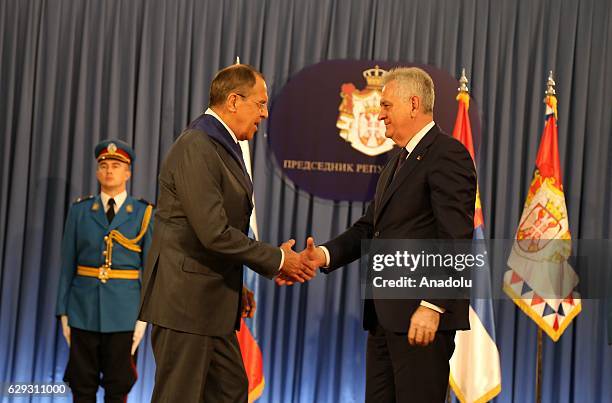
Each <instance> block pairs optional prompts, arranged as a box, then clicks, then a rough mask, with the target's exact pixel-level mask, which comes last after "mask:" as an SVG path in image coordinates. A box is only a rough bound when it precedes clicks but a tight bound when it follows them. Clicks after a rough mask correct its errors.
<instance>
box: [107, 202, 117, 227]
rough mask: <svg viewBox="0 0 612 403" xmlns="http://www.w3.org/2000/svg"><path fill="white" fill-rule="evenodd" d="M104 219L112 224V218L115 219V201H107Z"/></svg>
mask: <svg viewBox="0 0 612 403" xmlns="http://www.w3.org/2000/svg"><path fill="white" fill-rule="evenodd" d="M106 218H107V219H108V223H109V224H110V223H112V222H113V218H115V199H113V198H110V199H108V210H106Z"/></svg>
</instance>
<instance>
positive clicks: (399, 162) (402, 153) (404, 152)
mask: <svg viewBox="0 0 612 403" xmlns="http://www.w3.org/2000/svg"><path fill="white" fill-rule="evenodd" d="M406 158H408V151H407V150H406V148H402V151H400V155H399V159H398V160H397V165H396V166H395V171H394V172H393V179H395V177H396V176H397V173H398V172H399V171H400V169H401V168H402V165H404V162H406Z"/></svg>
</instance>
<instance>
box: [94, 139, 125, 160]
mask: <svg viewBox="0 0 612 403" xmlns="http://www.w3.org/2000/svg"><path fill="white" fill-rule="evenodd" d="M94 154H95V156H96V160H97V161H98V162H100V161H104V160H117V161H121V162H125V163H126V164H131V163H132V161H134V159H135V155H134V150H133V149H132V147H130V145H129V144H128V143H126V142H124V141H121V140H117V139H108V140H103V141H101V142H100V143H98V145H97V146H96V149H95V151H94Z"/></svg>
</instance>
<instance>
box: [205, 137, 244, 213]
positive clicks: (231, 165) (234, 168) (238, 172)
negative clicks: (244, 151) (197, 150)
mask: <svg viewBox="0 0 612 403" xmlns="http://www.w3.org/2000/svg"><path fill="white" fill-rule="evenodd" d="M214 143H215V145H216V146H217V153H218V154H219V156H220V157H221V161H222V162H223V164H224V165H225V166H226V167H227V169H228V170H229V171H230V172H231V173H232V174H233V175H234V177H235V178H236V179H237V180H238V182H240V184H241V185H242V187H243V188H244V190H245V191H246V193H247V195H248V197H249V204H250V205H251V208H253V185H252V184H250V180H249V184H250V186H249V184H247V178H246V177H245V174H244V172H243V170H242V168H241V167H240V166H238V164H237V163H236V161H235V160H234V159H233V158H231V157H230V155H229V153H228V151H227V149H226V148H225V147H223V146H222V145H221V144H218V143H217V142H214ZM247 175H248V174H247Z"/></svg>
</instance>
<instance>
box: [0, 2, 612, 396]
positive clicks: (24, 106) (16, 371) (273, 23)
mask: <svg viewBox="0 0 612 403" xmlns="http://www.w3.org/2000/svg"><path fill="white" fill-rule="evenodd" d="M0 26H1V29H0V58H1V64H0V133H1V135H2V137H1V138H0V147H1V149H0V157H1V159H0V265H1V266H0V304H1V305H0V381H5V382H8V381H13V382H16V381H23V382H26V381H31V382H34V381H36V382H52V381H60V380H61V378H62V375H63V370H64V367H65V364H66V360H67V347H66V346H65V343H64V340H63V338H62V337H61V331H60V329H59V326H58V321H57V319H56V318H55V317H54V304H55V295H56V285H57V280H58V277H59V265H60V243H61V236H62V231H63V223H64V219H65V216H66V213H67V210H68V208H69V206H70V204H71V202H72V201H73V200H74V199H75V198H76V197H78V196H81V195H87V194H92V193H96V192H98V189H97V183H96V180H95V176H94V170H95V161H94V158H93V147H94V145H95V144H96V143H97V142H98V141H100V140H101V139H104V138H108V137H117V138H120V139H122V140H125V141H127V142H129V143H131V144H132V145H133V147H134V149H135V150H136V160H135V163H134V171H133V176H132V180H131V183H130V186H129V192H130V193H131V194H132V195H134V196H136V197H144V198H146V199H148V200H151V201H155V198H156V195H157V174H158V170H159V166H160V164H161V162H162V160H163V157H164V155H165V153H166V152H167V150H168V148H169V147H170V145H171V144H172V142H173V140H174V139H175V138H176V136H177V135H178V133H180V131H181V129H182V128H184V127H185V126H186V124H187V123H188V122H189V121H190V119H193V118H194V117H196V116H197V115H198V114H199V113H201V112H202V111H203V110H204V108H205V107H206V104H207V99H208V85H209V83H210V80H211V79H212V77H213V75H214V73H215V72H216V71H217V70H218V69H220V68H222V67H224V66H227V65H229V64H232V63H234V61H235V58H236V56H239V57H240V59H241V61H242V62H244V63H249V64H252V65H254V66H255V67H257V68H259V69H260V70H261V71H262V72H263V73H264V74H265V76H266V78H267V81H268V89H269V92H270V95H271V98H272V113H274V96H275V95H276V94H278V93H279V91H280V89H281V88H282V86H283V85H284V84H285V83H286V82H287V80H289V78H290V77H291V76H292V75H293V74H296V73H297V72H298V71H300V70H301V69H302V68H304V67H306V66H309V65H311V64H313V63H317V62H320V61H323V60H331V59H361V60H389V61H397V62H401V61H404V62H415V63H425V64H430V65H433V66H435V67H437V68H440V69H443V70H446V71H448V72H449V74H451V75H453V76H458V75H459V72H460V71H461V68H462V67H465V68H466V70H467V74H468V76H469V78H470V89H471V95H472V98H473V99H474V101H475V103H474V105H477V107H478V108H479V114H480V116H481V127H482V130H481V139H480V140H481V141H480V143H479V150H478V155H477V158H478V160H479V161H478V163H479V182H480V186H481V189H480V191H481V197H482V203H483V209H484V214H485V223H486V231H487V236H488V237H492V238H512V237H513V236H514V232H515V230H516V227H517V224H518V219H519V217H520V214H521V211H522V206H523V202H524V199H525V196H526V194H527V189H528V186H529V183H530V181H531V176H532V172H533V168H534V161H535V155H536V152H537V146H538V143H539V137H540V133H541V131H542V127H543V114H544V105H543V104H542V98H543V95H544V94H543V91H544V89H545V81H546V78H547V77H548V72H549V70H553V71H554V73H555V79H556V82H557V94H558V99H559V147H560V155H561V161H562V171H563V179H564V186H565V195H566V198H567V205H568V210H569V220H570V229H571V231H572V235H573V237H574V238H584V239H606V238H610V237H611V235H612V234H611V233H612V229H611V225H612V215H611V214H610V199H611V197H612V159H610V151H611V147H612V144H611V142H610V137H611V136H612V122H611V119H610V113H611V112H612V111H611V110H610V107H611V105H612V102H611V98H610V97H611V94H612V78H611V77H610V72H611V71H612V5H611V3H610V2H609V1H597V0H534V1H529V2H527V1H520V0H460V1H450V0H447V1H445V0H431V1H418V0H265V1H264V0H226V1H196V0H176V1H161V0H123V1H121V0H91V1H71V0H46V1H44V0H0ZM313 118H316V116H313ZM288 135H289V134H288ZM252 147H253V151H254V153H253V157H254V183H255V195H256V203H257V206H258V222H259V226H260V228H259V231H260V237H261V238H262V239H263V240H265V241H268V242H271V243H274V244H280V243H281V242H282V241H284V240H286V239H288V238H295V239H296V240H297V244H298V246H300V247H301V246H303V245H304V242H305V239H306V237H307V236H308V235H314V237H315V239H316V240H318V241H319V242H322V241H325V240H327V239H329V238H330V237H333V236H335V235H337V234H338V233H340V232H341V231H343V230H344V229H345V228H346V227H347V226H349V225H350V224H351V223H352V222H354V221H355V220H356V219H357V218H359V217H360V216H361V214H362V213H363V212H364V209H365V206H366V205H365V204H363V203H349V202H344V201H329V200H322V199H319V198H316V197H313V196H312V195H309V194H307V193H306V192H304V191H302V190H300V189H299V188H297V187H296V186H294V185H293V184H292V183H290V182H289V181H288V180H286V178H285V177H284V176H283V174H282V172H281V170H280V169H279V166H278V164H277V162H276V161H275V159H274V156H273V154H272V151H271V150H270V148H269V146H268V138H267V134H266V128H265V125H264V127H263V128H262V129H261V130H260V133H258V135H257V136H256V139H255V140H254V141H253V144H252ZM358 272H359V270H358V268H357V265H356V264H352V265H349V266H348V267H347V268H345V269H343V270H340V271H336V272H334V273H333V274H331V275H328V276H325V275H322V274H321V275H318V276H317V277H316V278H315V279H314V280H313V281H312V282H310V283H308V284H305V285H300V286H293V287H291V288H283V289H279V288H277V287H276V286H275V285H274V284H273V283H272V282H269V281H267V280H261V281H260V283H259V287H260V295H261V298H260V300H259V302H258V307H259V310H258V313H257V317H256V319H255V320H256V324H257V327H258V333H259V334H258V337H259V341H260V344H261V347H262V350H263V354H264V368H265V374H266V388H265V391H264V394H263V396H262V399H261V401H263V402H315V401H316V402H361V401H363V396H364V388H365V387H364V381H365V340H366V333H365V332H364V331H363V330H362V328H361V309H362V308H361V305H362V302H361V300H360V289H359V274H358ZM495 314H496V332H497V342H498V346H499V349H500V353H501V359H502V376H503V383H502V392H501V394H500V395H499V397H498V398H497V399H496V401H497V402H529V401H533V395H534V379H535V359H534V356H535V348H536V342H535V341H536V336H535V335H536V327H535V325H534V324H533V323H532V322H531V321H530V320H529V319H528V318H526V317H525V315H523V314H522V313H521V312H519V310H518V309H517V308H516V307H515V306H514V304H513V303H512V302H511V301H508V300H499V301H495ZM605 317H606V311H605V302H604V301H603V300H601V299H588V300H584V301H583V311H582V313H581V314H580V315H579V316H578V318H577V319H576V320H575V322H574V324H573V325H572V326H571V327H570V328H569V329H568V330H567V331H566V333H565V334H564V336H563V337H562V339H561V340H560V341H559V342H558V343H552V342H550V341H548V340H546V341H545V343H544V355H543V359H544V368H543V375H544V378H543V385H542V386H543V391H542V393H543V401H545V402H553V401H554V402H606V401H612V386H611V385H610V382H609V379H611V378H612V350H611V348H610V347H609V346H608V345H607V344H606V333H605V328H606V323H605ZM140 350H141V351H140V357H139V360H138V369H139V374H140V379H139V381H138V383H137V384H136V385H135V387H134V389H133V391H132V393H131V395H130V400H131V401H148V400H149V398H150V394H151V390H152V387H153V375H154V361H153V358H152V355H151V352H150V341H149V339H148V338H147V339H146V340H144V344H143V346H142V348H141V349H140ZM1 399H2V400H3V401H5V400H6V401H8V400H9V398H8V397H6V396H5V397H2V398H1ZM25 400H27V399H21V400H20V401H25ZM34 400H36V401H39V400H40V401H49V400H50V399H48V398H47V399H46V398H39V399H33V401H34Z"/></svg>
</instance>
